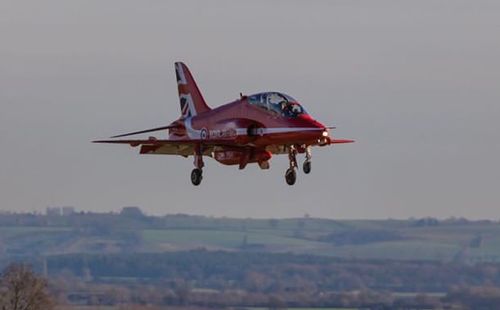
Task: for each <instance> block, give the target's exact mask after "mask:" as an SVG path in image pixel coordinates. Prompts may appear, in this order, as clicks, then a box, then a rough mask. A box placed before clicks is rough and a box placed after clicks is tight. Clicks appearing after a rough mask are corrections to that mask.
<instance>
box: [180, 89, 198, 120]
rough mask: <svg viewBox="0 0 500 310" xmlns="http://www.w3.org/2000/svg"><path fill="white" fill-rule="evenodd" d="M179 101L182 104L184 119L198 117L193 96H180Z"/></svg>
mask: <svg viewBox="0 0 500 310" xmlns="http://www.w3.org/2000/svg"><path fill="white" fill-rule="evenodd" d="M179 100H180V103H181V114H182V117H191V116H196V108H195V107H194V103H193V98H192V97H191V94H181V95H179Z"/></svg>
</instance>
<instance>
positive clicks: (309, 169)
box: [302, 160, 311, 174]
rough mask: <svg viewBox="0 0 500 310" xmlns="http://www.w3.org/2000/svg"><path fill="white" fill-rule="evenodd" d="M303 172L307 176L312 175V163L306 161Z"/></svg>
mask: <svg viewBox="0 0 500 310" xmlns="http://www.w3.org/2000/svg"><path fill="white" fill-rule="evenodd" d="M302 170H303V171H304V173H305V174H309V173H311V161H310V160H306V161H305V162H304V164H303V165H302Z"/></svg>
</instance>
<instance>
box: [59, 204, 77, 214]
mask: <svg viewBox="0 0 500 310" xmlns="http://www.w3.org/2000/svg"><path fill="white" fill-rule="evenodd" d="M61 209H62V215H63V216H68V215H73V214H75V208H74V207H70V206H65V207H62V208H61Z"/></svg>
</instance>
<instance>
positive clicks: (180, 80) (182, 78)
mask: <svg viewBox="0 0 500 310" xmlns="http://www.w3.org/2000/svg"><path fill="white" fill-rule="evenodd" d="M175 76H176V78H177V85H186V84H187V80H186V75H184V70H183V69H182V65H181V64H180V63H175Z"/></svg>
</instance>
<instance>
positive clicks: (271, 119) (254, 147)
mask: <svg viewBox="0 0 500 310" xmlns="http://www.w3.org/2000/svg"><path fill="white" fill-rule="evenodd" d="M175 73H176V76H177V85H178V90H179V98H180V106H181V113H182V115H181V117H180V118H179V119H178V120H176V121H174V122H173V123H171V124H170V125H168V126H163V127H158V128H153V129H147V130H141V131H136V132H131V133H126V134H122V135H117V136H113V137H111V138H120V137H127V136H131V135H136V134H142V133H147V132H155V131H164V130H165V131H166V130H168V139H159V138H156V137H149V139H142V140H121V139H120V140H99V141H94V142H95V143H117V144H129V145H130V146H133V147H136V146H141V148H140V154H161V155H181V156H184V157H188V156H190V155H193V156H194V166H195V168H194V169H193V171H192V172H191V182H192V183H193V185H199V184H200V183H201V180H202V178H203V176H202V172H203V170H202V169H203V166H204V163H203V156H209V157H212V158H214V159H215V160H216V161H218V162H220V163H221V164H224V165H238V166H239V168H240V169H244V168H245V167H246V165H247V164H249V163H257V164H258V165H259V167H260V168H261V169H269V160H270V159H271V157H272V155H273V154H288V158H289V161H290V167H289V168H288V169H287V171H286V173H285V180H286V183H287V184H288V185H293V184H295V180H296V177H297V173H296V168H297V167H298V165H297V159H296V155H297V153H300V154H303V153H305V161H304V164H303V171H304V173H306V174H307V173H309V172H311V147H312V146H326V145H331V144H336V143H350V142H354V141H353V140H346V139H334V138H333V137H332V136H331V135H330V134H329V131H328V129H333V128H334V127H327V126H324V125H323V124H321V123H319V122H318V121H316V120H314V119H313V118H312V117H311V116H310V115H309V114H307V112H306V111H305V110H304V108H303V107H302V106H301V105H300V104H299V103H298V102H297V100H295V99H293V98H292V97H290V96H288V95H285V94H283V93H279V92H263V93H258V94H255V95H251V96H243V95H240V99H238V100H236V101H233V102H230V103H228V104H225V105H223V106H220V107H218V108H215V109H211V108H210V107H209V106H208V105H207V104H206V103H205V100H204V99H203V96H202V95H201V93H200V90H199V89H198V86H197V85H196V82H195V81H194V79H193V76H192V75H191V73H190V72H189V69H188V68H187V66H186V65H185V64H183V63H182V62H177V63H175Z"/></svg>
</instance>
